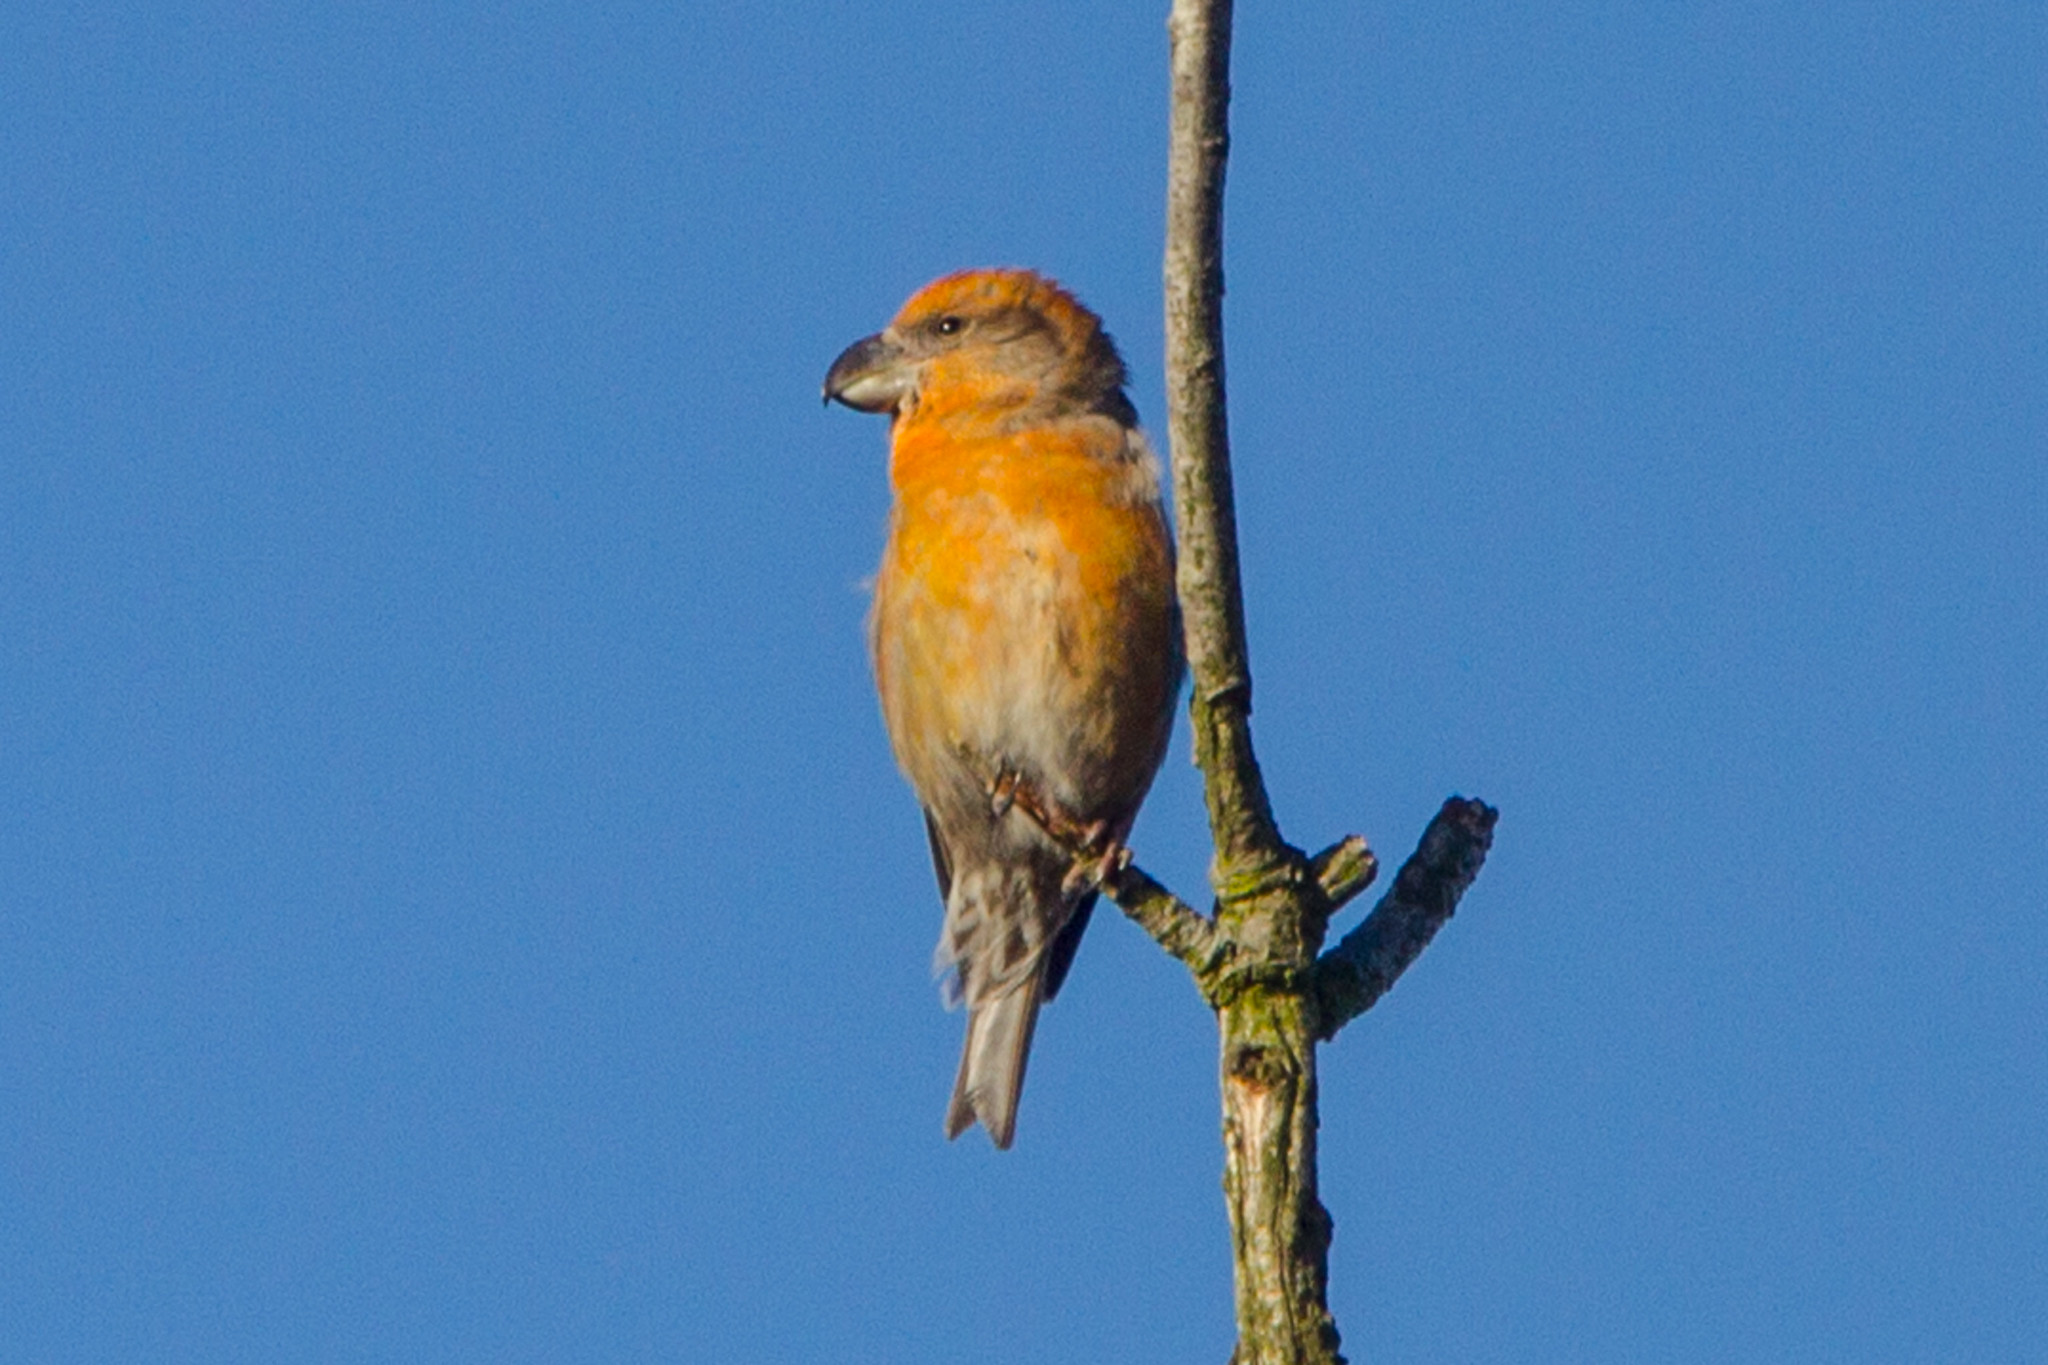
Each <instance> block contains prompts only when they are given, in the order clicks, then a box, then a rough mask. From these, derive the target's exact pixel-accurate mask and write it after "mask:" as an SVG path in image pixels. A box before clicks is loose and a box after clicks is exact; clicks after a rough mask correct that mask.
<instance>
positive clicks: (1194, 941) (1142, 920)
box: [1102, 863, 1225, 982]
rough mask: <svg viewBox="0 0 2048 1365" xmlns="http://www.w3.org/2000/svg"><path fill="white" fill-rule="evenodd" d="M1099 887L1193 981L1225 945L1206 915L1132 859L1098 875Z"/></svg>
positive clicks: (1212, 964)
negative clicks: (1152, 876)
mask: <svg viewBox="0 0 2048 1365" xmlns="http://www.w3.org/2000/svg"><path fill="white" fill-rule="evenodd" d="M1102 889H1103V891H1104V893H1105V894H1107V895H1108V896H1109V898H1110V899H1111V900H1113V901H1115V902H1116V904H1117V908H1118V909H1119V910H1122V911H1123V912H1124V913H1125V914H1126V915H1128V916H1130V918H1131V919H1132V921H1134V922H1135V923H1136V924H1137V926H1138V927H1139V928H1140V929H1143V930H1144V931H1145V932H1146V933H1148V934H1150V935H1151V936H1152V939H1153V941H1154V942H1155V943H1157V944H1158V945H1159V946H1160V947H1162V948H1164V949H1166V951H1167V952H1169V953H1171V954H1173V956H1175V957H1176V958H1179V959H1180V961H1181V962H1182V963H1184V964H1185V965H1186V967H1187V969H1188V970H1189V971H1191V972H1193V973H1194V975H1195V980H1196V981H1197V982H1203V981H1207V980H1208V979H1209V977H1210V975H1211V974H1212V973H1213V971H1214V969H1215V967H1216V963H1217V960H1218V959H1219V958H1220V957H1221V956H1222V954H1223V953H1224V951H1225V945H1224V943H1223V941H1222V939H1221V938H1220V937H1219V936H1218V935H1217V933H1216V926H1215V924H1214V923H1213V922H1211V920H1210V919H1209V917H1208V916H1207V915H1204V914H1202V913H1200V912H1199V911H1197V910H1196V909H1195V908H1194V907H1192V906H1190V905H1189V904H1188V903H1187V902H1186V901H1184V900H1182V899H1181V898H1180V897H1178V896H1176V895H1174V894H1173V893H1172V892H1171V891H1168V890H1167V889H1166V888H1165V887H1163V886H1161V885H1160V884H1159V883H1158V882H1156V881H1154V880H1152V878H1151V877H1149V876H1147V875H1146V874H1145V871H1144V869H1143V868H1140V867H1138V866H1137V865H1135V864H1133V863H1125V864H1124V865H1123V866H1121V867H1118V868H1115V869H1113V870H1112V871H1111V872H1110V873H1109V874H1108V875H1107V876H1105V877H1104V878H1103V879H1102Z"/></svg>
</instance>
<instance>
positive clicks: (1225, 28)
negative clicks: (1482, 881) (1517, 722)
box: [1075, 0, 1494, 1365]
mask: <svg viewBox="0 0 2048 1365" xmlns="http://www.w3.org/2000/svg"><path fill="white" fill-rule="evenodd" d="M1230 26H1231V0H1173V13H1172V17H1171V18H1170V20H1169V22H1168V29H1169V32H1170V35H1171V39H1172V84H1173V111H1172V133H1171V147H1170V152H1169V162H1168V181H1167V237H1166V266H1165V289H1166V371H1167V373H1166V388H1167V429H1168V436H1169V439H1170V441H1171V445H1172V463H1173V488H1174V505H1175V515H1176V520H1177V522H1178V525H1179V532H1180V558H1179V567H1178V589H1179V593H1180V604H1181V612H1182V620H1183V629H1184V632H1185V644H1186V649H1187V658H1188V667H1189V671H1190V672H1191V673H1192V674H1193V677H1194V695H1193V696H1192V698H1191V699H1190V700H1189V704H1188V709H1189V714H1190V718H1191V719H1192V721H1193V725H1194V733H1195V759H1196V762H1197V763H1199V764H1200V765H1201V769H1202V777H1203V794H1204V799H1205V802H1206V804H1207V806H1208V813H1209V830H1210V835H1211V838H1212V840H1213V842H1214V844H1215V850H1216V854H1215V860H1214V863H1213V864H1212V866H1211V879H1212V880H1213V882H1214V883H1215V889H1216V911H1215V914H1214V916H1213V917H1205V916H1203V915H1201V914H1199V913H1197V912H1196V911H1194V910H1193V909H1191V908H1189V907H1188V906H1187V905H1186V904H1185V903H1184V902H1182V901H1181V900H1179V899H1178V898H1177V897H1175V896H1174V895H1173V894H1172V893H1171V892H1170V891H1168V890H1166V888H1164V887H1162V886H1160V885H1159V883H1158V882H1156V881H1154V880H1153V879H1152V878H1151V877H1149V876H1146V875H1145V874H1144V873H1143V872H1141V871H1139V870H1138V869H1137V868H1136V867H1133V866H1131V865H1130V864H1129V862H1128V861H1127V860H1125V861H1122V862H1118V863H1116V864H1115V865H1114V866H1112V867H1110V868H1108V869H1106V870H1105V872H1104V873H1103V877H1102V887H1103V890H1104V891H1105V892H1106V893H1107V894H1108V895H1109V896H1110V898H1111V899H1113V900H1114V901H1115V902H1116V903H1117V904H1118V905H1119V906H1121V907H1122V908H1123V910H1124V912H1125V913H1126V914H1128V915H1129V916H1130V917H1131V918H1132V919H1134V920H1136V921H1137V922H1138V923H1139V924H1141V925H1143V926H1144V928H1145V930H1146V932H1148V933H1150V934H1151V935H1152V937H1153V938H1155V939H1156V940H1158V942H1159V943H1160V944H1161V945H1162V946H1163V947H1165V948H1166V950H1167V951H1168V952H1170V953H1172V954H1173V955H1174V956H1175V957H1177V958H1179V959H1180V960H1181V961H1182V962H1183V963H1185V964H1187V966H1188V968H1189V970H1190V971H1191V972H1192V973H1193V974H1194V977H1195V981H1196V983H1197V985H1199V986H1200V988H1201V991H1202V996H1203V999H1205V1000H1206V1001H1208V1003H1209V1005H1210V1007H1211V1008H1212V1009H1214V1010H1215V1012H1216V1022H1217V1031H1218V1034H1219V1040H1220V1045H1221V1047H1220V1052H1221V1056H1220V1071H1221V1087H1222V1092H1223V1094H1222V1098H1223V1143H1224V1157H1223V1191H1224V1198H1225V1202H1226V1204H1227V1205H1228V1209H1229V1214H1230V1233H1231V1245H1232V1250H1233V1256H1234V1266H1235V1283H1236V1304H1237V1330H1238V1340H1237V1348H1236V1350H1235V1351H1234V1352H1233V1353H1232V1355H1231V1360H1232V1362H1233V1365H1342V1362H1343V1357H1342V1356H1341V1355H1339V1354H1338V1344H1339V1343H1338V1335H1337V1325H1336V1323H1335V1321H1334V1320H1332V1318H1331V1316H1330V1310H1329V1302H1328V1285H1329V1249H1330V1237H1331V1231H1332V1224H1331V1220H1330V1215H1329V1213H1328V1211H1327V1210H1326V1209H1324V1207H1323V1204H1322V1201H1321V1199H1320V1197H1319V1196H1318V1193H1317V1189H1316V1130H1317V1124H1318V1118H1317V1112H1316V1101H1317V1079H1316V1048H1317V1045H1318V1044H1319V1043H1320V1042H1321V1041H1323V1040H1325V1039H1327V1038H1330V1037H1332V1036H1334V1035H1335V1033H1336V1031H1337V1030H1338V1029H1339V1028H1341V1027H1342V1026H1343V1024H1344V1023H1345V1022H1346V1021H1347V1020H1349V1019H1351V1018H1353V1017H1355V1016H1356V1015H1357V1014H1359V1013H1360V1012H1362V1011H1363V1010H1365V1009H1366V1008H1368V1007H1369V1006H1370V1005H1371V1004H1372V1002H1373V1001H1374V1000H1377V999H1378V998H1379V997H1380V996H1381V995H1383V994H1385V992H1386V990H1387V988H1388V987H1389V986H1391V985H1392V983H1393V981H1394V979H1395V978H1396V977H1398V976H1399V975H1400V974H1401V972H1402V971H1404V970H1406V968H1407V967H1408V965H1409V964H1410V963H1411V962H1413V961H1414V960H1415V958H1416V956H1417V955H1418V954H1420V953H1421V951H1422V949H1423V948H1424V947H1426V946H1427V945H1428V943H1429V940H1430V938H1431V937H1432V936H1433V935H1434V934H1435V933H1436V931H1437V929H1438V928H1439V927H1441V926H1442V924H1443V923H1444V921H1445V920H1446V919H1448V918H1449V917H1450V914H1451V911H1452V909H1453V908H1454V907H1455V906H1456V904H1457V900H1458V897H1459V896H1461V895H1462V894H1463V893H1464V891H1465V888H1466V887H1467V886H1469V885H1470V884H1471V881H1472V878H1473V877H1474V876H1476V875H1477V873H1478V871H1479V866H1480V863H1481V862H1482V861H1483V860H1484V858H1485V856H1486V850H1487V847H1488V845H1489V843H1490V841H1491V837H1492V830H1493V821H1494V813H1493V811H1492V810H1491V809H1489V808H1488V807H1486V806H1484V805H1481V804H1480V803H1479V802H1476V801H1469V802H1468V801H1463V800H1461V799H1459V798H1453V799H1452V800H1451V801H1450V802H1448V803H1447V804H1446V805H1445V807H1444V809H1443V811H1442V812H1440V813H1439V814H1438V816H1437V819H1436V821H1435V822H1433V823H1432V824H1431V826H1430V828H1429V831H1428V832H1427V833H1426V834H1425V835H1424V837H1423V841H1422V847H1421V848H1420V849H1418V850H1417V852H1416V855H1415V856H1414V857H1413V858H1410V859H1409V860H1408V863H1407V864H1406V865H1405V866H1404V867H1403V868H1402V870H1401V874H1400V876H1399V877H1397V878H1396V880H1395V885H1394V887H1393V889H1392V890H1391V891H1390V892H1389V893H1388V894H1387V896H1386V898H1385V899H1383V900H1382V901H1381V902H1380V905H1379V907H1378V908H1377V909H1376V910H1374V912H1373V913H1372V915H1371V916H1369V917H1368V918H1367V919H1366V921H1365V923H1364V924H1362V925H1361V926H1360V927H1359V928H1358V929H1356V930H1354V931H1353V932H1352V933H1351V934H1350V935H1348V936H1347V937H1346V938H1345V939H1344V941H1343V942H1342V943H1341V944H1339V945H1338V947H1337V948H1336V949H1334V950H1332V951H1331V952H1329V953H1327V954H1323V955H1322V957H1321V958H1320V959H1319V958H1318V954H1319V953H1320V952H1321V950H1322V946H1323V939H1324V936H1325V934H1326V932H1327V930H1328V926H1329V922H1330V916H1331V915H1332V914H1333V913H1334V912H1335V911H1336V910H1337V908H1338V907H1339V906H1341V905H1343V904H1344V903H1345V902H1346V901H1348V900H1350V899H1351V898H1352V897H1353V896H1355V895H1357V894H1358V893H1359V892H1360V891H1362V890H1364V888H1365V887H1366V886H1367V885H1368V884H1369V883H1370V882H1371V881H1372V879H1373V875H1374V872H1375V871H1376V868H1377V864H1376V862H1375V860H1374V858H1373V854H1372V850H1371V849H1369V848H1367V847H1366V844H1365V841H1364V840H1363V839H1360V838H1358V837H1357V836H1355V835H1351V836H1347V837H1345V838H1344V839H1341V840H1339V841H1338V842H1337V843H1335V844H1333V845H1331V846H1330V847H1329V848H1327V849H1325V850H1324V851H1323V852H1321V853H1319V854H1317V855H1316V856H1315V857H1314V858H1309V857H1306V856H1305V855H1304V854H1303V853H1302V852H1301V850H1299V849H1297V848H1294V847H1292V846H1291V845H1289V844H1288V843H1287V842H1286V841H1285V840H1284V839H1282V838H1281V836H1280V830H1279V827H1278V826H1277V824H1276V823H1275V822H1274V819H1273V811H1272V805H1271V802H1270V801H1269V799H1268V797H1267V795H1266V786H1265V781H1264V779H1263V778H1262V776H1261V775H1260V773H1259V765H1258V760H1257V757H1256V755H1255V754H1254V753H1253V750H1252V737H1251V711H1252V678H1251V663H1250V659H1249V652H1248V650H1247V649H1246V645H1245V629H1244V596H1243V589H1242V587H1241V584H1240V578H1239V574H1238V549H1237V522H1236V511H1235V506H1234V501H1235V500H1234V496H1233V491H1232V487H1231V474H1230V436H1229V424H1228V421H1227V413H1226V409H1225V405H1224V382H1223V181H1224V167H1225V162H1226V160H1227V158H1228V155H1229V146H1230V143H1229V131H1228V109H1229V102H1230ZM1075 852H1076V857H1077V861H1079V862H1081V863H1082V864H1083V865H1085V860H1086V854H1087V851H1086V850H1083V849H1081V848H1079V847H1076V849H1075Z"/></svg>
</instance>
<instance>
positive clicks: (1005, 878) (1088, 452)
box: [825, 270, 1182, 1148]
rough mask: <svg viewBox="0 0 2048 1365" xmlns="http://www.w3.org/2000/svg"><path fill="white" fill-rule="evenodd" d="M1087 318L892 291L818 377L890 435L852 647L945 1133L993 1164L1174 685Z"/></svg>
mask: <svg viewBox="0 0 2048 1365" xmlns="http://www.w3.org/2000/svg"><path fill="white" fill-rule="evenodd" d="M1126 382H1127V376H1126V372H1125V370H1124V363H1123V359H1122V357H1121V356H1119V355H1118V354H1117V349H1116V345H1115V343H1114V342H1112V341H1111V340H1110V337H1109V334H1108V333H1107V332H1105V331H1104V330H1103V327H1102V323H1101V320H1100V319H1098V318H1097V317H1096V316H1095V315H1094V314H1093V313H1091V312H1089V311H1088V310H1087V309H1086V308H1084V307H1083V306H1082V305H1081V304H1080V303H1079V302H1078V301H1077V300H1076V299H1075V298H1074V297H1073V295H1071V294H1069V293H1068V292H1067V291H1066V290H1064V289H1062V288H1060V287H1059V286H1058V285H1057V284H1055V283H1054V282H1052V281H1051V280H1049V279H1046V278H1044V277H1043V276H1040V275H1037V274H1034V273H1032V272H1030V271H1027V270H970V271H963V272H961V273H959V274H955V275H948V276H946V277H945V278H943V279H939V280H936V281H934V282H932V283H931V284H928V285H926V286H925V287H924V288H923V289H920V290H919V291H918V292H917V293H916V294H914V295H912V296H911V298H910V300H909V302H907V303H906V304H904V305H903V309H902V311H901V312H899V313H898V314H897V315H896V318H895V320H894V321H893V322H891V323H890V324H889V326H888V327H887V328H886V329H884V330H883V331H881V332H879V333H877V334H876V335H874V336H871V337H867V338H865V339H864V340H861V341H858V342H855V343H854V344H853V345H852V346H850V347H848V348H847V349H846V351H845V352H844V353H843V354H841V355H840V357H839V358H838V359H837V360H835V361H834V362H833V363H832V368H831V371H830V372H829V373H828V374H827V375H826V377H825V397H826V399H827V400H828V401H830V400H833V399H837V400H838V401H839V402H841V403H844V404H845V405H846V406H848V407H850V408H855V409H858V410H860V411H862V412H886V413H888V414H890V418H891V421H890V432H891V441H890V458H889V481H890V486H891V490H892V492H893V494H894V499H893V506H892V508H891V511H890V517H889V536H888V543H887V546H886V548H884V550H883V552H882V566H881V570H880V572H879V573H878V574H877V576H876V578H875V590H874V607H873V613H872V615H871V617H870V622H869V627H870V644H871V647H872V650H873V655H874V668H875V682H876V686H877V688H878V690H879V691H880V693H881V702H882V717H883V721H884V723H885V724H886V726H887V728H888V731H889V741H890V745H891V747H892V748H893V749H894V750H895V754H896V761H897V763H898V764H899V765H900V766H901V767H902V769H903V772H904V775H905V776H906V777H908V778H909V780H910V785H911V786H912V787H913V788H914V789H915V790H916V793H917V799H918V802H919V803H920V804H921V805H922V806H923V808H924V817H925V829H926V832H927V834H928V835H929V837H930V842H931V854H932V863H933V866H934V868H935V869H936V871H937V873H938V881H939V894H940V895H941V896H942V897H943V898H944V900H945V906H946V912H945V925H944V928H943V930H942V931H941V933H940V936H939V946H938V950H937V953H936V954H935V965H936V967H937V969H938V970H939V971H940V972H941V973H943V974H944V975H945V976H946V979H947V990H948V1001H949V1003H958V1002H962V1001H964V1002H965V1004H966V1006H967V1038H966V1045H965V1047H964V1048H963V1049H962V1052H961V1057H960V1070H959V1075H958V1077H957V1078H956V1080H955V1081H954V1084H953V1098H952V1102H951V1104H950V1105H949V1106H948V1108H947V1111H946V1136H947V1137H949V1138H951V1137H957V1136H959V1135H960V1133H962V1132H963V1131H965V1130H966V1129H967V1128H968V1127H969V1126H970V1125H972V1124H973V1123H975V1122H977V1121H978V1122H980V1124H981V1125H982V1127H983V1128H984V1129H986V1130H987V1132H988V1135H989V1137H990V1138H991V1139H992V1140H993V1141H994V1142H995V1145H996V1146H997V1147H999V1148H1005V1147H1008V1146H1009V1145H1010V1141H1011V1138H1012V1137H1013V1136H1014V1135H1015V1132H1016V1122H1017V1096H1018V1093H1019V1091H1020V1090H1021V1089H1022V1087H1023V1084H1024V1065H1025V1061H1026V1059H1027V1057H1028V1056H1029V1054H1030V1049H1031V1037H1032V1032H1033V1030H1034V1028H1035V1027H1036V1025H1037V1021H1038V1010H1039V1006H1040V1005H1041V1004H1042V1003H1043V1002H1044V1001H1047V1000H1050V999H1052V998H1053V996H1054V995H1055V994H1056V993H1057V992H1058V991H1059V988H1060V983H1061V982H1062V981H1063V980H1065V978H1066V975H1067V969H1068V968H1069V967H1070V966H1071V965H1072V964H1073V960H1074V951H1075V949H1076V948H1077V947H1078V946H1079V944H1080V941H1081V934H1082V931H1083V930H1084V929H1086V928H1087V925H1088V917H1089V913H1090V911H1091V910H1092V909H1093V908H1094V904H1095V898H1096V885H1097V881H1098V880H1099V879H1098V878H1096V877H1092V876H1089V875H1086V863H1085V860H1083V859H1082V856H1081V855H1083V854H1087V853H1102V854H1104V856H1105V859H1106V858H1107V857H1108V856H1113V855H1114V852H1115V851H1116V850H1117V849H1119V848H1121V846H1122V843H1123V840H1124V838H1125V836H1126V835H1127V834H1128V833H1129V831H1130V827H1131V822H1132V821H1133V820H1134V819H1136V818H1137V814H1138V805H1139V803H1140V802H1141V801H1143V800H1144V798H1145V792H1146V790H1147V789H1148V788H1149V787H1150V786H1151V784H1152V777H1153V774H1154V773H1155V772H1157V771H1158V768H1159V762H1160V759H1161V758H1162V757H1163V756H1164V754H1165V752H1166V744H1167V738H1168V735H1169V733H1170V732H1171V730H1172V726H1173V703H1174V698H1175V696H1176V694H1177V693H1178V691H1179V688H1180V680H1181V674H1182V664H1181V652H1180V625H1179V614H1178V609H1177V607H1176V605H1175V601H1174V590H1173V541H1172V538H1171V535H1170V533H1169V532H1168V530H1167V524H1166V515H1165V511H1164V508H1163V506H1162V502H1161V496H1160V486H1159V462H1158V460H1157V459H1156V458H1154V456H1153V454H1152V451H1151V449H1150V447H1149V446H1147V444H1146V442H1145V438H1144V436H1143V434H1142V433H1141V432H1140V431H1139V430H1138V418H1137V413H1136V411H1135V410H1134V409H1133V408H1132V406H1131V402H1130V399H1129V398H1127V397H1126V396H1125V394H1124V385H1125V383H1126Z"/></svg>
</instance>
